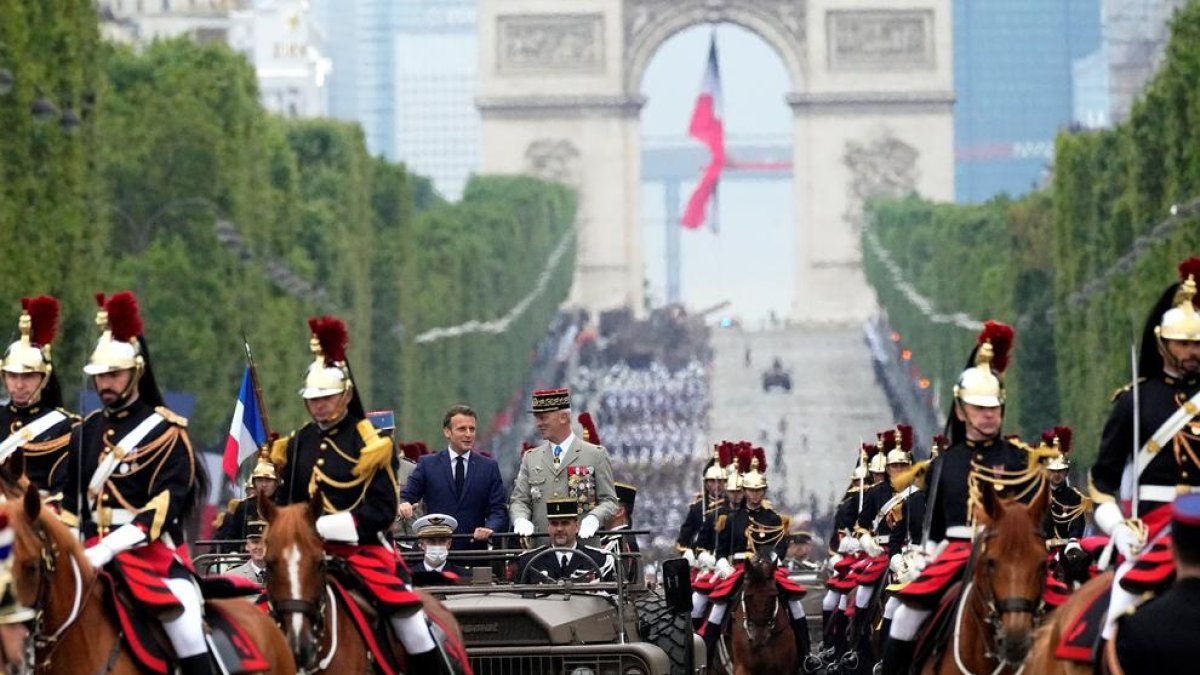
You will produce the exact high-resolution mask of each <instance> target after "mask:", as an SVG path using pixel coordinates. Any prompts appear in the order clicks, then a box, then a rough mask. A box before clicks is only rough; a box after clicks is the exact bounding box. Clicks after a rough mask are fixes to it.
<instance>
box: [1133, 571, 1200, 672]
mask: <svg viewBox="0 0 1200 675" xmlns="http://www.w3.org/2000/svg"><path fill="white" fill-rule="evenodd" d="M1196 626H1200V579H1194V578H1189V579H1180V580H1178V581H1176V582H1175V585H1174V586H1172V587H1171V589H1170V590H1168V591H1167V592H1165V593H1163V594H1162V595H1160V596H1158V597H1157V598H1154V599H1152V600H1149V601H1147V602H1146V603H1145V604H1143V605H1141V606H1140V607H1138V608H1137V610H1135V611H1134V612H1133V614H1130V615H1127V616H1125V617H1123V618H1122V619H1121V620H1120V622H1119V623H1118V624H1117V636H1116V653H1117V660H1118V661H1120V663H1121V668H1122V670H1124V671H1125V673H1126V675H1142V674H1143V673H1155V674H1157V673H1194V672H1196V664H1200V642H1197V640H1196Z"/></svg>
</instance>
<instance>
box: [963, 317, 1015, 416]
mask: <svg viewBox="0 0 1200 675" xmlns="http://www.w3.org/2000/svg"><path fill="white" fill-rule="evenodd" d="M1013 336H1014V334H1013V329H1012V328H1010V327H1009V326H1007V325H1005V324H1002V323H999V322H997V321H988V322H987V323H985V324H984V325H983V331H982V332H980V333H979V341H978V346H977V347H976V349H975V359H974V361H975V363H974V365H972V366H971V367H969V368H967V369H966V370H964V371H963V372H962V374H961V375H959V376H958V382H957V383H956V384H955V385H954V398H955V399H956V400H958V401H959V402H961V403H966V404H969V405H977V406H980V407H983V408H997V407H999V406H1002V405H1004V380H1003V379H1002V375H1003V373H1004V369H1005V368H1006V367H1007V366H1008V352H1009V350H1010V349H1011V348H1012V342H1013Z"/></svg>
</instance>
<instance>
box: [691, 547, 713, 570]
mask: <svg viewBox="0 0 1200 675" xmlns="http://www.w3.org/2000/svg"><path fill="white" fill-rule="evenodd" d="M696 564H697V565H699V566H700V569H702V570H711V569H712V568H713V567H714V566H716V564H717V556H715V555H713V552H712V551H701V552H700V555H698V556H696Z"/></svg>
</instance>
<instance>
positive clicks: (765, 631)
mask: <svg viewBox="0 0 1200 675" xmlns="http://www.w3.org/2000/svg"><path fill="white" fill-rule="evenodd" d="M745 575H746V576H745V584H744V586H743V587H742V603H741V604H742V607H741V614H742V624H743V627H744V628H745V630H746V638H747V640H748V641H749V643H750V646H751V647H761V646H762V645H764V644H766V643H767V642H768V641H769V640H770V639H771V637H772V636H773V635H775V633H777V632H779V631H780V630H782V627H783V626H785V625H786V622H783V623H781V622H780V620H779V608H780V599H779V588H778V587H777V586H776V585H775V561H774V560H773V559H772V558H771V557H770V555H763V554H761V553H759V554H756V555H755V556H754V557H753V558H751V559H749V560H747V561H746V572H745Z"/></svg>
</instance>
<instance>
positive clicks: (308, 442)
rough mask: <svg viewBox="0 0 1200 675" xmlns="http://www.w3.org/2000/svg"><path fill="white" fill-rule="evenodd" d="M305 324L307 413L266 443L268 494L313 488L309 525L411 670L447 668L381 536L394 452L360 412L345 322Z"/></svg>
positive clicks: (389, 516)
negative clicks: (272, 470) (276, 481)
mask: <svg viewBox="0 0 1200 675" xmlns="http://www.w3.org/2000/svg"><path fill="white" fill-rule="evenodd" d="M308 325H309V328H310V329H311V331H312V339H311V340H310V342H309V345H310V348H311V349H312V352H313V354H314V355H315V357H316V358H315V361H314V362H313V363H312V364H311V365H309V367H308V372H307V373H306V375H305V378H304V387H303V388H302V389H300V396H301V397H302V398H303V399H304V404H305V407H306V408H307V410H308V414H309V415H310V416H311V417H312V421H311V422H309V423H308V424H306V425H304V426H303V427H301V428H300V429H299V430H298V431H296V432H295V433H293V434H292V435H290V436H288V437H287V438H282V439H279V440H277V441H276V442H275V443H274V444H273V446H272V450H271V460H272V461H273V462H275V463H276V464H277V465H278V466H279V467H280V469H281V473H282V475H283V477H284V481H283V484H282V485H281V486H280V489H279V490H278V491H277V492H276V493H275V501H276V503H278V504H280V505H281V506H283V505H287V504H295V503H304V502H307V501H309V498H310V496H311V495H313V494H314V493H316V492H318V491H319V492H320V495H321V502H322V504H323V505H324V513H322V514H321V515H320V516H318V518H317V524H316V527H317V532H318V533H319V534H320V535H321V538H322V539H323V540H324V541H325V547H326V552H327V553H328V554H330V555H333V556H336V557H338V558H343V559H345V560H346V562H348V563H349V566H350V568H351V569H352V570H353V571H354V572H355V573H356V575H357V576H358V578H359V579H360V580H361V582H362V583H363V584H364V585H365V586H366V592H365V593H363V595H364V596H365V597H368V598H370V600H371V601H372V602H373V603H374V604H375V606H376V608H377V610H378V611H379V613H380V614H382V615H383V616H386V617H387V618H388V623H389V624H390V625H391V628H392V630H393V632H394V635H395V637H396V638H397V639H398V640H399V641H400V643H401V644H402V645H404V650H405V653H406V654H407V658H408V663H409V665H410V667H411V669H412V672H418V673H444V672H448V671H449V664H448V663H447V661H446V657H445V656H443V655H442V653H441V650H440V649H439V647H438V644H437V643H436V642H435V640H434V638H433V635H432V633H431V632H430V628H429V621H428V618H427V617H426V615H425V611H424V610H423V609H422V605H421V600H420V598H419V597H418V596H417V595H416V594H415V593H414V592H413V591H412V589H411V588H410V587H409V586H408V584H407V583H406V581H405V580H402V579H401V578H400V577H399V576H398V574H399V573H403V574H405V575H406V576H407V569H406V568H404V563H403V561H402V560H401V559H400V558H399V556H397V555H396V553H395V550H394V548H393V547H392V546H391V545H390V544H389V543H388V541H387V538H386V536H387V533H388V531H389V528H391V526H392V521H393V519H394V518H395V516H396V511H397V499H398V497H397V495H398V494H399V490H398V487H397V485H396V465H397V462H398V460H397V458H396V453H395V452H394V450H393V447H392V441H391V439H388V438H385V437H382V436H380V435H379V432H378V431H377V430H376V428H375V426H374V425H373V424H372V423H371V422H370V420H368V419H366V413H365V411H364V409H363V405H362V400H361V399H360V398H359V396H358V389H357V387H356V386H355V385H354V381H353V379H352V378H351V375H350V367H349V365H348V364H347V362H346V345H347V343H348V341H349V337H348V335H347V333H346V326H345V324H344V323H343V322H342V321H341V320H340V319H336V318H333V317H320V318H311V319H309V320H308Z"/></svg>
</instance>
